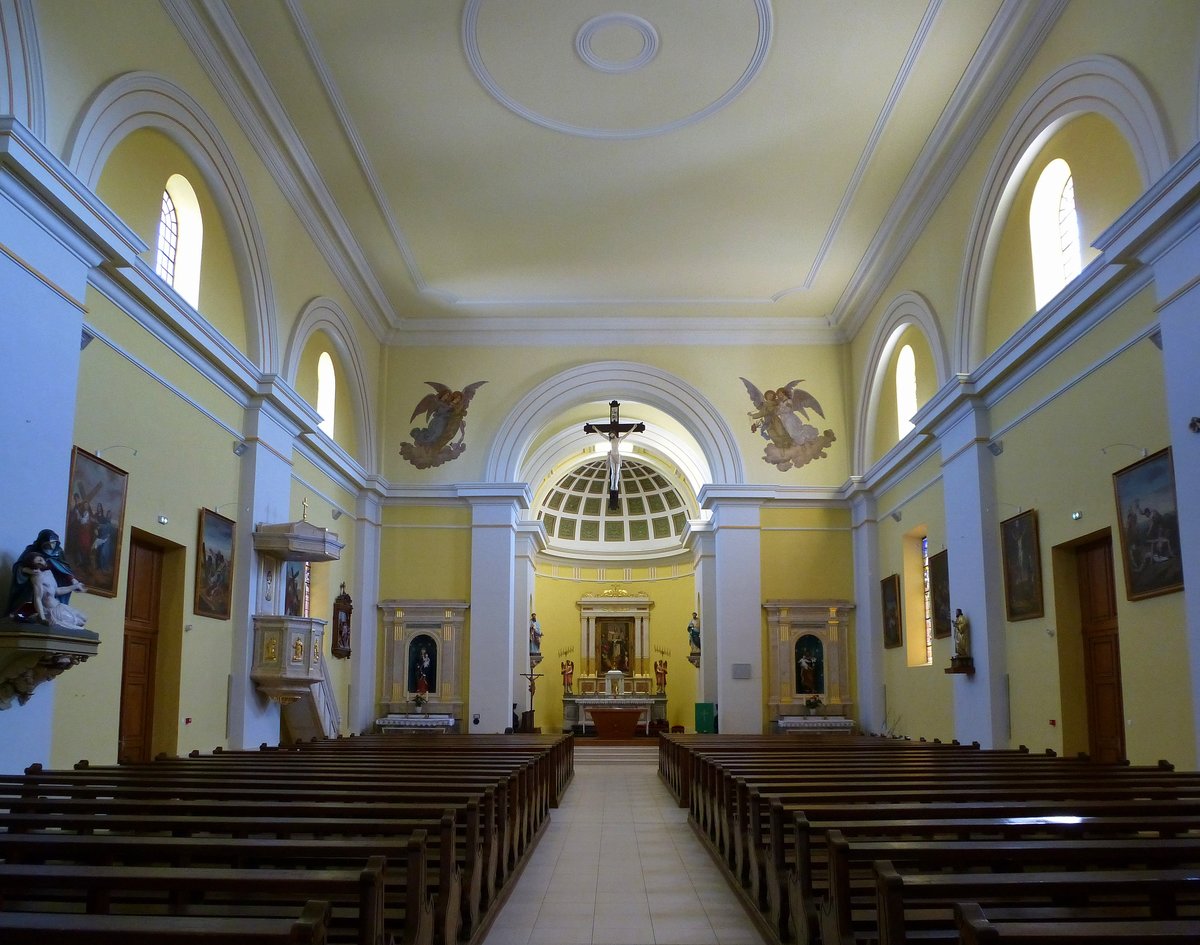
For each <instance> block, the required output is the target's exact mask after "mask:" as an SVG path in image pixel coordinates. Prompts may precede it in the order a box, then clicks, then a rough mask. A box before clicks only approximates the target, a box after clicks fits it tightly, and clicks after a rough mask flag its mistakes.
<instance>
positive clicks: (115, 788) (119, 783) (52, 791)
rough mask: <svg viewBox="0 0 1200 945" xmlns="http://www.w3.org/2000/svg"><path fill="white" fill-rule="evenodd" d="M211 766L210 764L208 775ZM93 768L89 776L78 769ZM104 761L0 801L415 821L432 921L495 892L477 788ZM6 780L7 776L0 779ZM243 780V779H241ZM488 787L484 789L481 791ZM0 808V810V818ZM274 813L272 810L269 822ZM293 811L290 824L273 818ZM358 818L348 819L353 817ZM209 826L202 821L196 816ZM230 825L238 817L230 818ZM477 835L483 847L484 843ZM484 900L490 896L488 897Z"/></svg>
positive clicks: (383, 824) (262, 818)
mask: <svg viewBox="0 0 1200 945" xmlns="http://www.w3.org/2000/svg"><path fill="white" fill-rule="evenodd" d="M215 774H217V773H216V772H214V775H215ZM85 775H91V776H92V777H90V778H89V777H85ZM108 775H109V772H108V771H107V770H106V769H90V770H89V771H88V772H66V773H60V772H40V773H36V774H31V775H26V776H25V778H24V780H23V783H21V784H20V785H19V786H17V787H16V789H15V791H16V792H15V793H4V792H3V789H2V788H0V807H4V808H7V810H8V811H9V812H11V813H14V814H16V813H40V814H43V815H46V816H49V815H52V814H54V813H58V814H71V813H73V814H86V813H89V812H90V813H95V814H97V815H110V816H111V815H119V814H132V813H135V812H140V813H142V814H144V815H150V814H153V813H154V812H157V813H158V815H159V816H160V817H174V818H175V824H174V826H173V828H172V829H173V831H174V832H175V833H181V832H183V831H184V830H185V829H186V828H187V824H188V821H187V818H189V817H197V816H205V815H207V816H217V815H219V816H222V817H224V818H226V819H232V820H237V821H240V824H241V828H240V829H241V833H242V834H243V835H250V833H252V832H253V833H260V834H261V833H262V832H263V830H261V829H259V828H260V827H263V826H265V825H266V824H267V823H271V822H273V823H274V826H275V829H276V833H277V834H278V833H281V832H282V833H284V834H285V835H286V834H293V833H296V832H299V831H300V829H301V828H303V829H304V831H305V832H308V833H315V832H316V831H318V830H319V829H322V828H321V824H320V821H321V820H325V821H328V823H327V824H325V826H324V830H325V831H326V832H327V833H330V834H332V835H334V836H344V835H347V834H349V833H350V832H351V831H352V830H353V829H354V828H355V827H358V829H359V830H360V831H361V830H365V831H366V833H365V834H364V836H371V835H376V834H379V833H391V834H393V835H396V836H399V835H402V834H403V833H405V832H411V831H412V830H416V829H427V830H428V832H429V838H430V839H429V848H430V856H431V862H430V877H431V878H430V882H431V884H432V886H433V888H434V891H435V900H436V902H437V914H438V928H439V929H443V928H448V927H450V926H454V927H455V930H456V931H457V929H458V928H459V926H460V925H461V926H465V928H466V929H467V930H471V929H474V928H476V927H477V926H478V924H479V923H480V921H481V915H482V910H483V908H484V891H485V889H486V890H488V891H489V896H494V890H495V865H496V862H497V855H496V852H495V847H496V842H495V838H494V835H491V834H486V833H485V832H484V830H483V828H482V824H481V819H480V805H479V803H478V801H477V800H476V799H475V798H476V796H477V795H476V792H474V791H465V792H460V793H459V794H458V795H457V796H453V795H450V789H449V787H446V788H443V789H441V790H439V791H438V792H437V793H438V794H439V795H440V796H441V797H442V798H443V800H442V801H440V802H439V803H438V804H436V805H430V804H428V803H414V802H402V801H395V800H378V801H377V800H374V798H375V797H383V798H395V797H397V796H400V795H399V793H398V792H397V791H393V790H392V789H391V787H390V786H389V785H384V786H383V787H382V788H380V789H379V790H374V789H372V788H371V787H370V786H369V785H367V784H362V785H361V786H360V789H359V790H355V789H353V788H352V787H351V786H350V785H349V784H348V783H347V782H341V783H340V784H341V788H342V789H333V788H329V789H326V788H324V787H323V786H322V784H321V782H320V781H319V780H318V781H316V782H311V783H301V782H298V781H290V782H286V781H285V782H270V784H269V786H268V782H265V781H262V780H257V781H249V780H248V779H246V778H237V779H231V778H230V777H229V776H227V775H226V776H223V777H221V778H213V779H208V780H207V783H206V784H204V785H203V786H198V785H197V783H196V782H188V783H185V784H182V785H179V784H176V783H175V782H172V781H170V779H165V778H164V779H156V780H154V781H153V782H148V781H145V780H142V779H137V778H136V777H135V776H134V774H133V773H132V772H131V773H129V776H127V777H125V778H111V777H109V776H108ZM0 780H8V781H12V780H14V779H12V778H10V779H0ZM247 785H250V786H247ZM414 791H415V792H414V793H410V794H408V795H407V796H411V797H427V796H428V793H429V792H427V791H425V790H421V789H414ZM483 794H485V795H486V792H483ZM3 816H4V815H3V814H0V822H2V818H3ZM273 818H274V819H275V820H274V821H273ZM279 818H282V819H283V820H284V821H287V820H288V819H291V820H292V821H293V823H292V824H291V825H288V824H287V823H282V824H281V823H280V822H279V820H278V819H279ZM354 820H358V821H364V820H365V821H366V823H363V824H354V823H352V822H351V821H354ZM202 826H208V825H202ZM231 826H232V827H233V828H234V829H237V828H238V824H237V823H234V824H232V825H231ZM485 844H486V845H487V848H486V849H485ZM450 901H453V902H455V903H457V904H458V908H460V909H461V911H462V916H461V918H460V919H459V920H457V921H458V925H456V924H455V921H454V920H452V919H451V918H449V917H448V916H447V915H446V907H445V905H444V904H445V903H448V902H450ZM489 902H490V899H489Z"/></svg>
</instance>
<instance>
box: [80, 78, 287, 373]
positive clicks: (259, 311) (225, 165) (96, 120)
mask: <svg viewBox="0 0 1200 945" xmlns="http://www.w3.org/2000/svg"><path fill="white" fill-rule="evenodd" d="M143 128H152V129H154V130H156V131H160V132H162V133H163V134H165V135H166V136H167V137H168V138H170V139H171V140H172V141H173V142H175V144H177V145H178V146H179V147H180V148H181V149H182V150H183V152H184V153H185V154H187V156H188V157H189V158H190V159H191V160H192V162H193V163H194V164H195V165H196V167H197V168H198V169H199V171H200V173H201V175H202V176H203V178H204V182H205V184H206V185H207V187H208V190H209V193H211V194H212V197H213V200H214V201H215V202H216V204H217V209H218V211H219V212H220V214H221V217H222V218H223V220H224V223H225V231H226V233H227V234H228V235H229V239H230V241H231V242H232V243H233V246H232V250H233V253H232V255H233V259H234V265H235V266H236V267H237V272H238V283H239V288H240V289H241V295H242V306H243V308H244V309H245V313H246V318H247V320H248V322H249V324H248V325H247V331H246V343H247V346H248V347H249V348H250V350H249V351H247V352H246V354H247V355H248V356H249V357H250V359H251V360H252V361H253V362H254V363H255V364H256V365H257V366H258V367H259V368H260V369H261V370H262V371H264V372H266V373H268V374H274V373H278V371H279V341H278V327H277V319H276V314H275V301H274V294H273V293H272V291H271V279H270V274H269V271H268V268H267V252H266V244H265V242H264V240H263V236H262V232H261V231H260V229H259V226H258V220H257V219H256V217H255V215H254V212H253V209H252V202H251V200H250V191H249V188H248V187H247V185H246V182H245V180H244V179H243V178H242V175H241V172H240V171H239V170H238V167H237V164H236V162H235V161H234V158H233V152H232V151H231V150H230V149H229V147H228V145H226V144H225V141H224V140H223V139H222V138H221V135H220V132H219V131H218V130H217V126H216V125H215V124H214V123H213V121H212V120H211V119H210V118H209V117H208V115H207V114H205V112H204V109H203V108H202V107H201V106H200V104H199V103H198V102H196V100H195V99H193V98H192V97H191V96H190V95H188V94H187V92H185V91H184V90H183V89H181V88H179V87H178V86H177V85H174V84H173V83H172V82H170V81H169V80H167V79H165V78H163V77H162V76H158V75H155V74H153V73H150V72H127V73H125V74H123V75H120V76H117V78H115V79H113V80H112V81H111V82H109V83H108V84H107V85H105V86H103V87H102V88H101V89H99V90H98V91H97V92H96V94H95V95H94V96H93V97H92V99H91V101H90V102H89V103H88V104H87V106H85V108H84V110H83V112H82V113H81V114H80V116H79V119H78V121H77V122H76V125H75V131H74V132H73V134H72V135H71V138H70V140H69V142H68V144H67V154H66V158H67V164H68V165H69V166H70V168H71V169H72V170H73V171H74V172H75V174H76V175H77V176H78V177H79V178H80V179H81V180H82V181H83V182H84V183H85V184H86V185H87V186H88V187H89V188H91V189H92V190H93V191H95V189H96V187H97V185H98V183H99V180H100V175H101V173H102V172H103V170H104V165H105V163H107V161H108V158H109V156H110V155H111V154H112V152H113V149H114V148H116V146H117V145H118V144H120V143H121V142H122V141H123V140H124V139H125V138H127V137H128V136H129V135H130V134H132V133H133V132H135V131H140V130H141V129H143Z"/></svg>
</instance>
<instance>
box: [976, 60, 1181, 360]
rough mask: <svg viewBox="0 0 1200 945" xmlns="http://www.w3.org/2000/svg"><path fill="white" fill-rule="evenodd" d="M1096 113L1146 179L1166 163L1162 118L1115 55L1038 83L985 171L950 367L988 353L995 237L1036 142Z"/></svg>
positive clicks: (1145, 182)
mask: <svg viewBox="0 0 1200 945" xmlns="http://www.w3.org/2000/svg"><path fill="white" fill-rule="evenodd" d="M1086 112H1095V113H1096V114H1098V115H1101V116H1102V117H1104V118H1107V119H1108V120H1109V121H1110V122H1112V124H1113V125H1115V126H1116V128H1117V129H1118V130H1119V131H1120V132H1121V134H1122V136H1123V137H1124V138H1125V140H1126V142H1127V143H1128V145H1129V148H1130V150H1131V151H1132V152H1133V155H1134V159H1135V160H1136V162H1137V165H1138V170H1139V171H1140V173H1141V176H1142V184H1143V186H1147V185H1149V184H1150V183H1151V182H1152V181H1155V180H1157V179H1158V178H1159V177H1161V176H1162V174H1163V173H1165V172H1166V170H1167V168H1168V167H1169V166H1170V163H1171V156H1170V146H1169V141H1168V139H1167V132H1166V125H1165V122H1164V121H1163V118H1162V116H1161V114H1160V113H1159V109H1158V106H1157V104H1156V103H1155V101H1154V97H1153V95H1152V94H1151V93H1150V91H1149V90H1148V89H1147V88H1146V87H1145V85H1144V83H1143V82H1142V81H1141V79H1140V78H1139V77H1138V76H1137V74H1136V73H1135V72H1134V71H1133V70H1132V69H1131V68H1130V67H1129V66H1127V65H1126V64H1125V63H1124V62H1122V61H1121V60H1119V59H1116V58H1114V57H1112V56H1094V57H1089V58H1087V59H1081V60H1078V61H1076V62H1073V63H1070V64H1068V65H1066V66H1064V67H1063V68H1061V69H1059V70H1058V71H1057V72H1055V73H1054V74H1053V75H1051V76H1050V77H1049V78H1048V79H1047V80H1046V81H1045V82H1043V83H1042V85H1040V86H1039V87H1038V88H1037V89H1036V90H1035V91H1034V93H1033V94H1032V95H1030V96H1029V98H1028V99H1027V100H1026V102H1025V104H1024V105H1023V106H1022V107H1021V109H1020V111H1018V113H1017V115H1016V117H1015V118H1014V119H1013V121H1012V122H1011V124H1010V125H1009V127H1008V130H1007V131H1006V132H1005V135H1004V139H1003V141H1002V143H1001V145H1000V147H999V148H998V149H997V150H996V154H995V157H994V158H993V160H992V164H991V166H990V167H989V168H988V172H987V174H986V176H985V178H984V184H983V188H982V190H981V192H980V196H979V199H978V201H977V203H976V206H975V213H974V216H973V218H972V221H971V227H970V230H969V231H968V236H967V253H966V257H965V262H964V268H963V273H962V281H961V283H960V287H959V298H958V306H957V311H958V323H957V326H956V338H955V343H954V370H955V371H956V372H958V373H967V372H969V371H970V370H971V369H972V368H974V367H975V366H976V365H977V364H979V362H980V361H982V360H983V358H984V356H985V355H986V324H985V320H986V317H987V307H988V306H987V303H988V293H989V291H990V288H991V284H992V273H993V268H994V266H995V261H996V254H997V251H998V244H999V242H1000V237H1001V233H1002V230H1003V228H1004V224H1005V221H1006V220H1007V218H1008V214H1009V211H1010V209H1011V207H1012V204H1013V200H1014V198H1015V196H1016V192H1017V189H1018V188H1019V187H1020V185H1021V182H1022V181H1023V180H1024V176H1025V172H1026V171H1027V170H1028V168H1029V165H1030V163H1031V162H1032V161H1033V159H1034V158H1035V157H1036V156H1037V154H1038V152H1039V150H1040V148H1041V146H1042V145H1044V144H1045V143H1046V142H1047V141H1048V140H1049V139H1050V137H1051V136H1052V135H1054V133H1055V132H1057V131H1058V130H1059V129H1060V128H1061V127H1062V126H1063V125H1064V124H1066V123H1067V122H1068V121H1069V120H1070V119H1071V118H1073V117H1075V116H1078V115H1081V114H1084V113H1086Z"/></svg>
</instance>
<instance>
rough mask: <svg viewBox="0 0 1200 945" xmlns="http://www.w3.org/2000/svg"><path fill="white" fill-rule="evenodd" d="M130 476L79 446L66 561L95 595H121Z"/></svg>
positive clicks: (73, 460)
mask: <svg viewBox="0 0 1200 945" xmlns="http://www.w3.org/2000/svg"><path fill="white" fill-rule="evenodd" d="M128 479H129V474H128V473H127V472H125V470H123V469H118V468H117V467H116V466H114V465H113V464H112V463H108V462H105V461H104V460H102V459H101V458H100V457H99V456H95V455H93V454H92V453H89V452H87V451H86V450H82V449H80V448H79V447H78V446H76V447H74V448H73V449H72V450H71V494H70V496H69V497H68V502H69V506H68V511H67V536H66V543H65V545H66V546H65V548H64V549H63V559H64V560H65V561H66V562H67V565H68V566H69V567H70V568H71V572H72V573H73V574H74V575H75V578H76V580H78V581H79V582H80V583H82V584H84V585H85V586H86V587H87V589H88V590H89V591H90V592H91V593H93V594H99V595H100V596H101V597H116V596H117V578H118V577H119V574H120V570H121V536H122V535H123V534H124V530H125V492H126V487H127V485H128Z"/></svg>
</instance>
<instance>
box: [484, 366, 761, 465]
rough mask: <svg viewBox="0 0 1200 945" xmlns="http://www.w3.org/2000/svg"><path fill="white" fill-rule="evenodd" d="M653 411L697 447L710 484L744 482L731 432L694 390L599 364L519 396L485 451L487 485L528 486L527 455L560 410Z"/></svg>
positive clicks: (645, 370)
mask: <svg viewBox="0 0 1200 945" xmlns="http://www.w3.org/2000/svg"><path fill="white" fill-rule="evenodd" d="M614 398H615V399H617V400H628V401H636V402H637V403H642V404H646V405H648V406H651V407H656V408H657V409H659V410H661V411H662V412H663V413H665V414H668V415H669V416H671V417H673V418H674V419H675V420H677V421H678V422H679V424H680V425H681V426H683V428H684V429H685V430H687V432H688V433H690V434H691V435H692V437H693V438H695V440H696V442H697V444H699V446H700V450H701V453H702V454H703V458H704V461H705V462H706V463H707V464H708V471H709V474H710V475H711V477H712V482H713V483H714V484H721V485H725V484H736V483H742V482H744V481H745V468H744V465H743V463H742V456H741V453H740V451H739V450H738V448H737V442H736V440H735V438H734V435H733V430H732V429H731V428H730V427H729V424H728V423H726V422H725V418H724V417H722V416H721V414H720V413H718V411H717V409H716V407H714V406H713V405H712V403H710V402H709V400H708V399H707V398H706V397H705V396H704V395H703V394H701V393H700V392H699V391H698V390H696V388H694V387H692V386H691V385H690V384H688V383H687V382H686V381H684V380H682V379H681V378H678V377H676V376H675V375H673V374H668V373H667V372H666V371H662V370H659V369H658V368H655V367H650V366H649V365H645V364H637V363H635V362H632V361H599V362H595V363H592V364H586V365H581V366H579V367H575V368H570V369H568V370H566V371H563V372H562V373H560V374H556V375H555V376H554V377H551V378H549V379H548V380H546V381H543V382H542V383H541V384H538V385H537V386H536V387H534V388H533V389H532V390H531V391H530V392H529V393H528V394H526V395H525V396H524V397H522V398H521V399H520V400H519V401H518V402H517V404H516V405H515V406H514V407H513V409H512V410H511V411H510V412H509V414H508V416H506V417H505V418H504V420H503V421H502V422H501V424H500V430H499V433H498V434H497V436H496V438H495V439H494V440H493V442H492V446H491V449H490V450H489V452H488V458H487V463H486V466H485V469H484V474H485V476H486V480H487V481H488V482H529V481H530V475H531V473H534V474H536V473H535V471H534V470H532V469H531V468H530V463H529V462H528V461H527V460H528V457H527V456H526V451H527V450H528V449H529V444H530V443H532V442H533V441H534V439H535V438H536V437H537V435H538V433H539V432H540V431H541V430H542V429H543V428H544V427H546V426H547V425H548V424H550V423H552V422H553V421H554V419H555V418H556V417H558V416H559V415H560V414H561V413H562V412H563V411H564V410H569V409H570V408H572V407H576V406H579V405H580V404H585V403H593V402H595V401H602V402H607V401H609V400H612V399H614Z"/></svg>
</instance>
